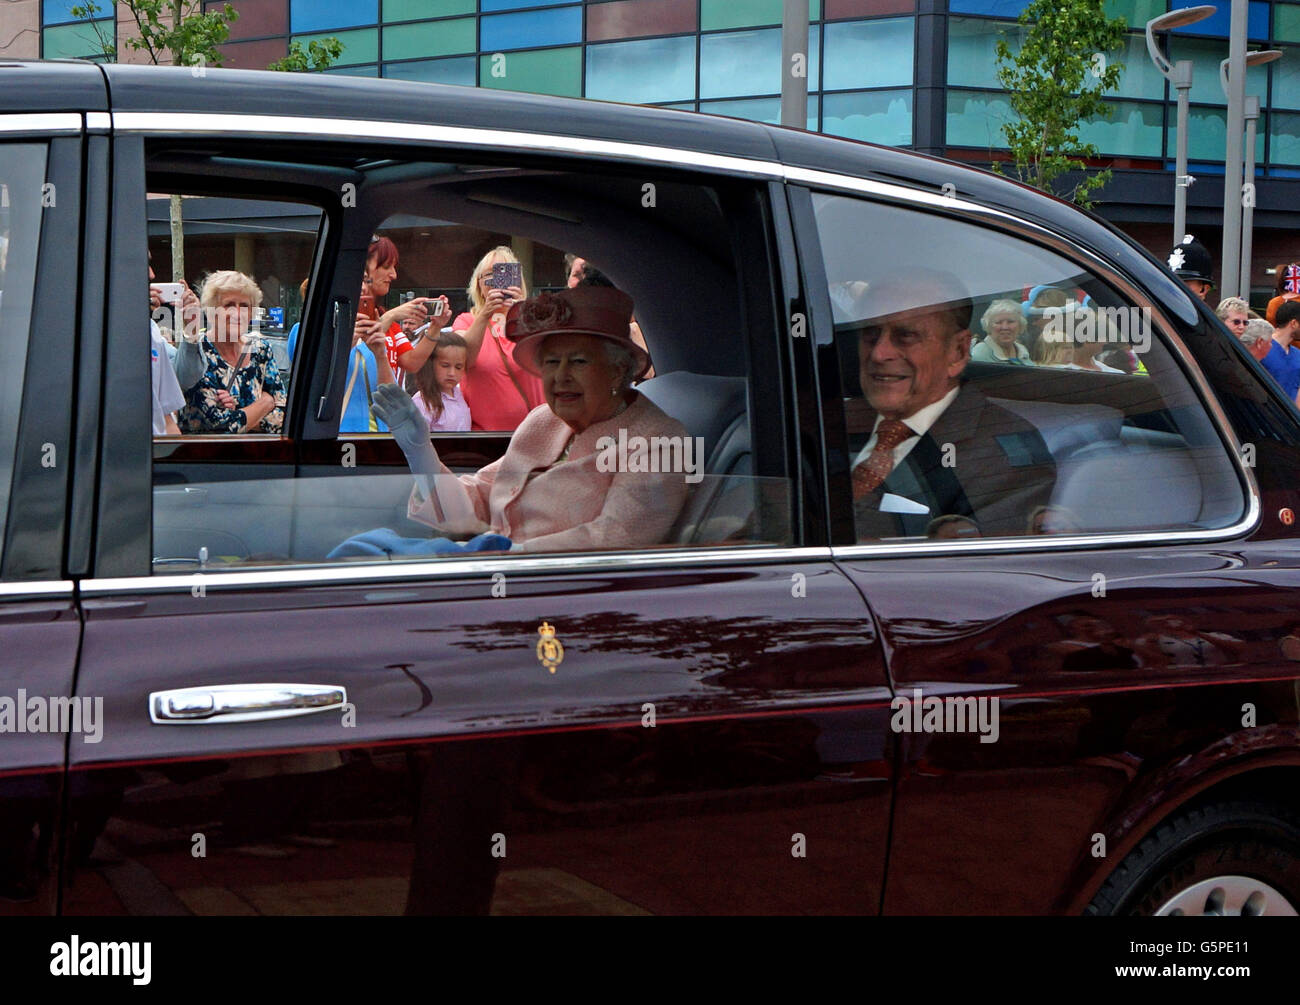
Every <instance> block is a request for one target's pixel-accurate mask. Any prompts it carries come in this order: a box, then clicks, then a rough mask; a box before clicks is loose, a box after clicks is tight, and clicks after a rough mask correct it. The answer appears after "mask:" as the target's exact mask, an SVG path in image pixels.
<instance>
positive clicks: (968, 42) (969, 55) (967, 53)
mask: <svg viewBox="0 0 1300 1005" xmlns="http://www.w3.org/2000/svg"><path fill="white" fill-rule="evenodd" d="M1023 36H1024V29H1023V28H1021V27H1020V26H1019V25H1017V24H1014V23H1011V22H1008V21H987V20H985V19H983V18H973V17H954V18H949V19H948V83H949V84H952V85H955V86H957V87H999V86H1000V85H999V84H998V75H997V44H998V39H999V38H1003V37H1005V38H1006V40H1007V44H1008V45H1009V46H1011V51H1012V52H1016V51H1018V50H1019V49H1020V40H1021V39H1022V38H1023Z"/></svg>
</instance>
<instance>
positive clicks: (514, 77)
mask: <svg viewBox="0 0 1300 1005" xmlns="http://www.w3.org/2000/svg"><path fill="white" fill-rule="evenodd" d="M478 79H479V86H480V87H495V88H499V89H501V90H506V91H531V92H532V93H534V94H558V95H562V96H565V97H570V98H577V97H581V95H582V47H581V46H568V47H566V48H563V49H538V50H536V51H533V52H497V53H491V54H489V55H485V56H480V57H479V68H478Z"/></svg>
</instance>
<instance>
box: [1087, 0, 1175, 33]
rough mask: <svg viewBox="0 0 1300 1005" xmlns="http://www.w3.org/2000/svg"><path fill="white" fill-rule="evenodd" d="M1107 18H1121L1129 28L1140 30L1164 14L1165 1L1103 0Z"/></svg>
mask: <svg viewBox="0 0 1300 1005" xmlns="http://www.w3.org/2000/svg"><path fill="white" fill-rule="evenodd" d="M1102 10H1104V11H1105V12H1106V16H1107V17H1122V18H1123V19H1124V20H1125V21H1127V22H1128V26H1129V27H1130V28H1142V27H1145V25H1146V23H1147V22H1148V21H1150V20H1151V19H1152V18H1155V17H1159V16H1160V15H1161V14H1163V13H1165V0H1103V2H1102Z"/></svg>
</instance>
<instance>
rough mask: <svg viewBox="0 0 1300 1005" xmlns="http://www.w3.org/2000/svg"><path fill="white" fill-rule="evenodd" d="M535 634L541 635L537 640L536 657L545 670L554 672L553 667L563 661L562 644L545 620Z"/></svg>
mask: <svg viewBox="0 0 1300 1005" xmlns="http://www.w3.org/2000/svg"><path fill="white" fill-rule="evenodd" d="M537 634H538V635H540V636H541V638H540V639H538V640H537V659H538V661H539V662H540V663H541V664H542V666H544V667H546V669H547V670H549V671H551V673H555V668H556V667H557V666H559V665H560V664H561V663H563V662H564V646H562V645H561V644H560V640H559V639H557V638H556V637H555V629H554V628H553V627H552V626H551V625H550V624H548V623H547V622H545V621H543V622H542V624H541V627H539V628H538V629H537Z"/></svg>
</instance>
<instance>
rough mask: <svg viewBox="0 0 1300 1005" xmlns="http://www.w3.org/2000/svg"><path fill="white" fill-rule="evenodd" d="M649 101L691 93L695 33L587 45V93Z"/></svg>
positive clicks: (680, 97) (602, 97)
mask: <svg viewBox="0 0 1300 1005" xmlns="http://www.w3.org/2000/svg"><path fill="white" fill-rule="evenodd" d="M586 96H587V97H588V98H598V99H600V100H602V101H630V102H635V103H636V104H642V105H645V104H650V103H652V102H656V101H681V100H683V99H685V98H693V97H694V96H695V36H693V35H690V36H683V37H679V38H650V39H645V40H643V41H637V42H614V43H611V44H609V45H589V46H587V95H586Z"/></svg>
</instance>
